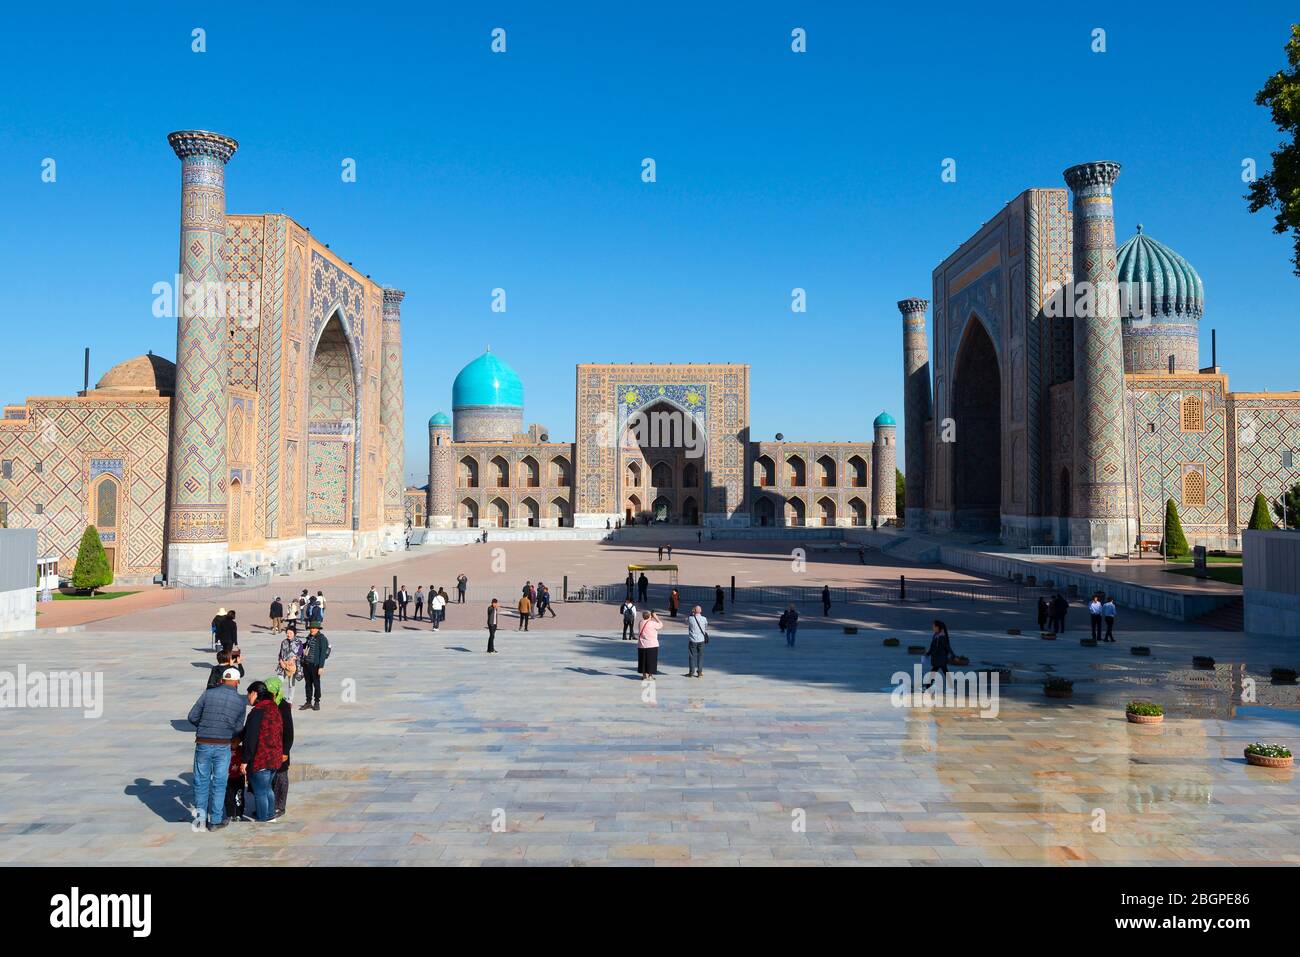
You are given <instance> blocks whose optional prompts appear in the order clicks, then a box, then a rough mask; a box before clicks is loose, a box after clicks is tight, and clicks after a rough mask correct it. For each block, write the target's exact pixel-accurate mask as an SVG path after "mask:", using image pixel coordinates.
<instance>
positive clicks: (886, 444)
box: [871, 412, 898, 528]
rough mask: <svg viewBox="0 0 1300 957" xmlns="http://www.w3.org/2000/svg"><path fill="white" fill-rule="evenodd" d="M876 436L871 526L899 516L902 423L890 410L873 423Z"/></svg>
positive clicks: (872, 463)
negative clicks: (899, 423) (898, 476)
mask: <svg viewBox="0 0 1300 957" xmlns="http://www.w3.org/2000/svg"><path fill="white" fill-rule="evenodd" d="M873 425H874V427H875V430H876V436H875V441H874V442H872V443H871V527H872V528H879V527H880V526H881V525H885V524H887V523H888V522H889V521H890V520H892V519H896V518H898V488H897V485H896V483H897V478H896V477H895V472H896V471H897V469H898V438H897V432H898V424H897V423H896V422H895V421H894V417H893V416H892V415H890V414H889V413H888V412H881V413H880V414H879V415H878V416H876V421H875V422H874V423H873Z"/></svg>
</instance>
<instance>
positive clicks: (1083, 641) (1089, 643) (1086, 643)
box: [1079, 638, 1097, 648]
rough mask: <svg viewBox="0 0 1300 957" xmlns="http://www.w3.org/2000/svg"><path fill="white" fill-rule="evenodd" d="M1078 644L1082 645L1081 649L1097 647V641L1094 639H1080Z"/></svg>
mask: <svg viewBox="0 0 1300 957" xmlns="http://www.w3.org/2000/svg"><path fill="white" fill-rule="evenodd" d="M1079 644H1081V645H1083V647H1085V648H1096V647H1097V639H1096V638H1080V639H1079Z"/></svg>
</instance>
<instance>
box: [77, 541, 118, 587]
mask: <svg viewBox="0 0 1300 957" xmlns="http://www.w3.org/2000/svg"><path fill="white" fill-rule="evenodd" d="M111 584H113V569H111V568H109V567H108V556H107V555H105V554H104V544H103V542H101V541H100V540H99V532H98V531H97V530H96V529H95V527H94V526H93V525H89V526H87V527H86V530H85V531H84V532H82V533H81V545H80V546H78V548H77V566H76V568H74V569H73V570H72V587H73V588H76V589H78V590H80V591H89V592H90V593H91V594H92V595H93V594H95V592H96V591H97V590H98V589H100V588H103V587H104V586H105V585H111Z"/></svg>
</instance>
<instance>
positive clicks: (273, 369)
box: [0, 131, 403, 583]
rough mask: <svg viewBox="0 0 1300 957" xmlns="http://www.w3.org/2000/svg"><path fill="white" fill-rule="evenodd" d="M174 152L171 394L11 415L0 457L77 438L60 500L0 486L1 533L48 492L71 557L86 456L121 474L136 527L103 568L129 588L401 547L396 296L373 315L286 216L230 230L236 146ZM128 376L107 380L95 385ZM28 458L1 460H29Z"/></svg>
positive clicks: (86, 518)
mask: <svg viewBox="0 0 1300 957" xmlns="http://www.w3.org/2000/svg"><path fill="white" fill-rule="evenodd" d="M169 142H170V143H171V145H172V147H173V149H174V150H175V151H176V154H177V156H178V157H179V158H180V159H181V163H182V176H181V180H182V182H181V188H182V202H181V238H182V248H181V268H180V278H181V281H182V287H181V289H179V290H177V301H178V303H179V304H180V308H179V316H178V318H177V330H178V332H177V362H176V364H175V367H174V376H175V387H174V394H173V392H172V391H170V389H171V386H170V385H169V386H168V390H169V391H167V392H166V394H165V396H162V395H160V393H159V392H158V391H157V390H155V391H154V392H153V398H152V399H150V398H148V397H141V396H140V395H139V394H136V393H133V394H132V395H131V396H128V397H123V396H122V395H120V394H119V393H120V392H121V385H120V382H119V383H118V385H117V386H114V387H112V388H110V389H109V391H108V392H105V391H104V390H101V389H97V390H95V391H94V392H92V393H91V394H90V395H88V396H86V397H80V398H76V399H57V400H52V399H33V400H31V401H30V402H29V403H28V405H27V406H25V407H11V410H10V412H9V413H8V417H7V419H6V424H5V426H4V427H3V428H4V431H3V433H2V435H3V438H2V439H0V442H2V443H3V444H5V445H15V446H16V445H17V443H20V442H22V441H23V440H22V439H21V436H23V435H25V434H27V433H28V432H30V431H31V430H32V429H41V430H46V428H47V426H46V425H45V424H44V423H47V422H51V421H52V422H53V423H54V425H53V426H52V427H53V428H54V429H55V430H56V431H59V432H60V433H61V434H64V435H67V436H73V437H72V438H70V439H68V440H67V441H69V442H70V443H72V445H71V448H70V450H69V451H67V452H66V453H59V455H60V456H61V457H62V458H63V459H66V463H67V464H65V465H64V467H62V468H61V469H60V478H59V480H58V481H59V485H60V486H61V488H59V489H55V488H54V486H53V484H52V480H51V479H50V478H49V476H48V473H47V475H46V477H45V478H42V479H35V478H32V477H30V476H28V477H26V478H24V479H23V484H21V485H14V486H11V487H8V488H6V487H5V486H0V502H4V503H6V504H7V505H8V506H9V511H10V512H11V515H12V518H11V523H14V522H19V521H22V522H24V523H26V522H29V521H31V520H32V519H34V518H35V516H34V515H31V514H29V513H30V511H31V510H30V509H29V508H28V503H30V502H32V501H34V499H35V497H38V496H40V497H49V496H51V494H52V493H53V492H54V491H58V492H59V495H58V497H57V498H55V499H54V500H53V502H52V503H51V504H52V506H53V507H54V508H55V509H56V514H54V515H52V516H51V517H50V518H48V519H46V521H45V522H44V523H43V524H44V525H45V526H47V527H48V528H49V529H50V531H49V532H48V533H47V537H48V538H49V547H50V548H52V549H55V550H56V551H58V553H59V554H61V555H64V556H67V554H68V553H67V552H66V551H64V549H66V548H69V547H71V548H73V550H74V552H75V542H73V543H72V544H71V546H69V544H68V543H67V539H68V536H69V535H72V534H73V532H72V531H70V530H72V529H75V535H76V536H77V537H79V536H80V534H81V531H82V529H84V527H85V525H86V524H88V523H89V522H90V521H91V519H92V518H93V517H94V512H93V509H92V508H91V505H90V504H89V502H87V501H83V500H82V499H83V498H84V496H81V495H80V493H79V492H78V491H77V490H78V489H81V490H84V489H86V488H87V487H88V485H89V483H91V482H92V476H91V474H90V469H91V465H90V464H89V463H90V461H91V459H92V458H93V459H94V460H97V461H98V460H104V461H109V462H118V463H120V465H118V466H115V467H114V468H115V469H117V470H118V471H121V472H122V473H123V475H124V476H125V478H123V479H122V481H123V482H124V483H125V484H124V487H123V489H122V492H123V501H124V502H126V501H129V502H131V503H132V508H136V507H137V505H138V508H139V510H140V516H139V519H138V520H137V519H136V518H133V517H132V516H133V515H134V514H135V513H133V512H132V511H129V510H126V509H123V510H122V511H121V514H122V516H123V521H124V522H126V521H129V522H130V526H129V527H121V528H116V529H112V530H108V531H106V532H102V534H107V535H111V536H113V537H114V538H117V537H118V536H123V538H122V539H120V540H121V541H125V542H126V544H125V546H124V548H123V549H122V550H121V551H120V552H119V553H118V554H115V556H114V561H115V563H116V564H117V565H118V567H119V570H120V571H121V572H124V573H128V574H130V575H132V576H144V575H148V576H152V575H155V574H158V573H159V572H165V573H166V574H167V575H168V577H169V578H170V579H171V580H173V581H175V582H181V583H184V582H190V583H208V582H211V581H214V580H217V579H220V578H222V577H223V576H225V575H227V574H229V572H230V570H231V569H234V570H239V569H241V567H242V568H247V567H251V566H267V565H269V564H271V563H275V564H276V565H278V566H280V567H289V568H292V567H294V566H295V565H297V564H298V563H300V562H302V561H304V560H306V559H307V558H308V557H309V556H312V555H320V554H344V555H348V556H355V557H360V556H365V555H373V554H376V553H378V552H380V551H382V550H384V549H389V548H394V547H397V546H398V544H400V540H401V531H402V523H403V505H402V500H403V489H402V483H401V461H400V460H401V455H402V443H401V432H402V428H403V423H402V391H401V347H400V328H399V323H400V311H399V309H398V304H399V303H400V301H401V298H400V295H401V294H400V293H396V291H395V290H388V293H389V299H390V300H392V301H389V302H387V303H386V302H385V289H384V287H383V286H381V285H380V284H379V283H377V282H374V281H372V280H371V279H369V278H368V277H366V276H364V275H362V274H361V273H359V272H358V271H357V270H356V269H354V268H353V267H352V266H351V265H349V264H348V263H346V262H345V261H344V260H342V259H341V258H340V257H339V256H338V255H337V254H336V253H334V252H332V251H331V250H330V249H329V247H328V246H327V245H326V244H324V243H322V242H320V241H319V240H318V239H316V238H315V237H314V236H312V235H311V233H310V232H309V231H308V230H306V229H305V228H303V227H302V226H300V225H299V224H298V223H296V222H294V221H293V220H292V219H290V218H289V217H287V216H284V215H278V214H276V215H236V214H229V215H228V214H227V213H226V203H225V185H226V183H225V165H226V163H227V162H228V161H229V160H230V159H231V157H232V156H233V155H234V153H235V150H236V148H237V144H236V143H235V141H234V140H231V139H229V138H228V137H223V136H220V135H218V134H213V133H206V132H202V131H187V132H180V133H173V134H172V135H171V136H170V137H169ZM195 292H197V295H194V293H195ZM394 293H396V295H395V296H394ZM140 358H141V360H143V359H144V358H145V357H140ZM151 358H152V357H151ZM139 361H140V360H131V361H130V362H129V363H124V364H122V365H121V366H119V367H115V369H114V370H112V371H110V373H109V374H108V376H106V377H105V380H101V385H104V384H105V382H106V381H107V382H109V383H110V385H111V383H113V382H117V381H118V380H119V379H120V378H121V377H122V375H123V373H122V372H121V371H120V370H122V369H124V368H126V367H128V366H132V364H133V363H137V362H139ZM168 365H169V366H170V363H169V364H168ZM385 380H388V382H387V386H386V387H385V385H384V383H385ZM128 391H130V390H128ZM136 391H137V393H138V391H139V390H136ZM110 395H111V396H112V398H111V401H110V399H109V396H110ZM167 396H170V398H168V397H167ZM381 398H382V400H383V401H384V403H385V405H384V408H383V409H382V411H381V408H380V406H381ZM106 403H108V405H106ZM169 408H170V409H171V425H170V430H169V426H168V409H169ZM105 409H107V410H108V411H102V410H105ZM159 409H161V411H160V412H159V411H158V410H159ZM14 423H27V424H26V425H19V424H14ZM35 423H40V424H35ZM39 434H40V435H44V434H45V432H44V431H42V432H40V433H39ZM160 443H161V448H162V452H161V454H159V453H158V447H159V444H160ZM28 444H30V443H28ZM37 451H38V450H35V449H32V448H27V447H24V448H21V449H18V450H17V451H15V453H14V456H13V458H14V459H15V460H16V461H17V460H21V461H23V462H25V461H27V460H29V459H30V460H33V461H35V460H37V459H36V458H35V456H36V454H37ZM48 457H49V458H53V457H54V456H53V455H51V456H48ZM74 459H80V460H84V461H83V462H80V464H78V462H77V461H74ZM394 459H396V462H394V461H393V460H394ZM19 472H22V468H19ZM23 474H24V475H27V473H25V472H24V473H23ZM169 474H170V481H168V476H169ZM394 483H396V485H395V487H394V488H389V486H392V485H393V484H394ZM165 490H169V491H165ZM164 496H169V497H168V498H164ZM42 511H43V512H44V508H43V509H42ZM40 517H41V518H45V516H44V515H42V516H40ZM164 522H165V523H166V525H165V526H164ZM39 524H40V523H38V527H39ZM164 543H165V544H164ZM105 544H106V546H107V545H108V539H106V541H105Z"/></svg>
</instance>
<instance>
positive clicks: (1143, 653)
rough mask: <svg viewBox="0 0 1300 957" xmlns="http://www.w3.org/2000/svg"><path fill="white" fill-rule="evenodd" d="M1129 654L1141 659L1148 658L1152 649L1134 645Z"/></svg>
mask: <svg viewBox="0 0 1300 957" xmlns="http://www.w3.org/2000/svg"><path fill="white" fill-rule="evenodd" d="M1129 654H1133V655H1137V656H1138V657H1139V658H1147V657H1150V655H1151V649H1150V648H1148V647H1147V646H1146V645H1134V646H1133V647H1132V648H1130V649H1129Z"/></svg>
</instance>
